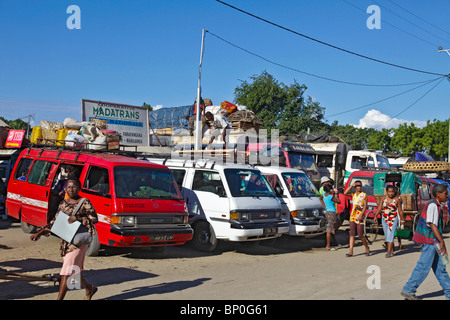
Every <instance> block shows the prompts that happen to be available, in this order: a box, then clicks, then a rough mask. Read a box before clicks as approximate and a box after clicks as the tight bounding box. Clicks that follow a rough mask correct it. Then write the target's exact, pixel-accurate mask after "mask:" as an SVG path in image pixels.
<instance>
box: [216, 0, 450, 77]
mask: <svg viewBox="0 0 450 320" xmlns="http://www.w3.org/2000/svg"><path fill="white" fill-rule="evenodd" d="M216 1H217V2H219V3H221V4H223V5H225V6H228V7H230V8H232V9H234V10H237V11H239V12H242V13H244V14H246V15H249V16H251V17H253V18H255V19H258V20H261V21H263V22H266V23H268V24H271V25H273V26H275V27H277V28H280V29H283V30H285V31H288V32H291V33H293V34H296V35H298V36H301V37H303V38H306V39H309V40H312V41H315V42H317V43H320V44H323V45H325V46H328V47H330V48H333V49H336V50H340V51H343V52H346V53H349V54H352V55H355V56H357V57H360V58H364V59H367V60H371V61H374V62H378V63H382V64H386V65H389V66H392V67H396V68H400V69H404V70H409V71H414V72H420V73H425V74H431V75H436V76H446V75H444V74H441V73H435V72H429V71H424V70H419V69H414V68H409V67H404V66H400V65H397V64H394V63H390V62H386V61H382V60H379V59H375V58H371V57H368V56H365V55H363V54H359V53H356V52H353V51H350V50H347V49H343V48H340V47H338V46H335V45H332V44H330V43H327V42H324V41H321V40H318V39H315V38H313V37H310V36H307V35H305V34H302V33H299V32H297V31H294V30H292V29H289V28H286V27H283V26H281V25H279V24H276V23H274V22H271V21H269V20H267V19H264V18H261V17H259V16H257V15H254V14H252V13H250V12H247V11H244V10H242V9H239V8H237V7H235V6H232V5H230V4H228V3H226V2H223V1H221V0H216Z"/></svg>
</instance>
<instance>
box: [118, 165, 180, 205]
mask: <svg viewBox="0 0 450 320" xmlns="http://www.w3.org/2000/svg"><path fill="white" fill-rule="evenodd" d="M114 187H115V190H116V197H117V198H128V199H155V198H165V199H178V200H180V199H183V196H182V195H181V193H180V191H179V189H178V187H177V184H176V183H175V179H174V178H173V176H172V173H171V172H170V171H169V170H164V169H159V168H151V167H129V166H117V167H115V168H114Z"/></svg>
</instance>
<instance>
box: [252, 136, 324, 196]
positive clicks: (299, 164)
mask: <svg viewBox="0 0 450 320" xmlns="http://www.w3.org/2000/svg"><path fill="white" fill-rule="evenodd" d="M275 150H276V151H275ZM247 151H248V153H249V155H251V154H252V153H258V154H259V155H261V154H262V155H265V156H266V157H269V158H270V157H273V156H278V157H280V159H279V165H280V166H281V167H286V168H293V169H299V170H303V171H304V172H305V173H306V174H307V175H308V176H309V177H310V179H311V181H312V182H313V184H314V185H315V186H316V188H319V185H320V174H319V168H318V167H317V164H316V162H315V160H314V155H315V151H314V149H313V148H312V147H311V146H310V145H309V144H306V143H297V142H282V143H279V144H275V143H271V142H268V143H249V144H248V147H247ZM267 165H269V164H267Z"/></svg>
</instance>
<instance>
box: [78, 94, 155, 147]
mask: <svg viewBox="0 0 450 320" xmlns="http://www.w3.org/2000/svg"><path fill="white" fill-rule="evenodd" d="M93 118H95V119H100V120H106V121H108V129H111V130H115V131H117V132H119V133H120V134H121V135H122V140H121V142H120V144H123V145H128V146H148V145H149V132H148V109H147V108H143V107H137V106H130V105H126V104H120V103H112V102H104V101H94V100H85V99H82V100H81V120H82V121H91V119H93Z"/></svg>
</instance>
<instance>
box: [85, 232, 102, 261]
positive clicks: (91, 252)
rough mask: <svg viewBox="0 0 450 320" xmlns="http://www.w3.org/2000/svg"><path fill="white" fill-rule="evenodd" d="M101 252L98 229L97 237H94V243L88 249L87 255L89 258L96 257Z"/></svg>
mask: <svg viewBox="0 0 450 320" xmlns="http://www.w3.org/2000/svg"><path fill="white" fill-rule="evenodd" d="M94 228H95V227H94ZM99 251H100V241H99V240H98V232H97V229H96V230H95V235H94V236H93V237H92V241H91V243H90V244H89V246H88V248H87V251H86V255H87V256H88V257H96V256H97V255H98V253H99Z"/></svg>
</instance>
